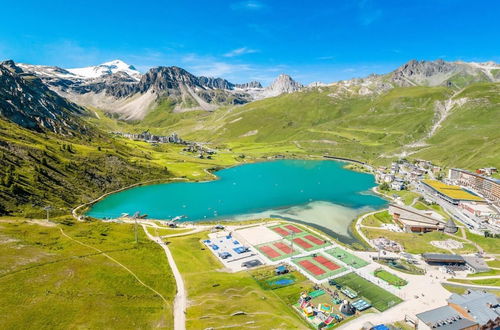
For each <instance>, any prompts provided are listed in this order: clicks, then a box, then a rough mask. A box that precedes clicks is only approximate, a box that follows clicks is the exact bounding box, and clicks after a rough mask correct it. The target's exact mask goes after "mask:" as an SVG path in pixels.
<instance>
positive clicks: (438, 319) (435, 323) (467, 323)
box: [416, 306, 477, 330]
mask: <svg viewBox="0 0 500 330" xmlns="http://www.w3.org/2000/svg"><path fill="white" fill-rule="evenodd" d="M416 316H417V317H418V318H419V319H420V320H421V321H422V322H424V323H425V324H426V325H427V326H429V327H430V328H434V327H435V328H437V329H442V330H456V329H465V328H468V327H471V326H473V325H475V324H477V323H476V322H474V321H471V320H469V319H466V318H464V317H463V316H462V315H460V313H459V312H457V311H456V310H454V309H453V308H451V307H450V306H443V307H438V308H436V309H431V310H430V311H427V312H423V313H420V314H417V315H416Z"/></svg>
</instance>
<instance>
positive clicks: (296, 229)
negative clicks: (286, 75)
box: [285, 225, 302, 233]
mask: <svg viewBox="0 0 500 330" xmlns="http://www.w3.org/2000/svg"><path fill="white" fill-rule="evenodd" d="M285 227H286V228H287V229H288V230H291V231H293V232H294V233H301V232H302V230H300V229H299V228H297V227H295V226H294V225H286V226H285Z"/></svg>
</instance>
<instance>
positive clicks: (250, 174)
mask: <svg viewBox="0 0 500 330" xmlns="http://www.w3.org/2000/svg"><path fill="white" fill-rule="evenodd" d="M344 165H345V163H342V162H336V161H330V160H320V161H314V160H277V161H270V162H261V163H252V164H245V165H239V166H235V167H231V168H228V169H224V170H220V171H217V172H216V173H215V174H216V175H217V177H218V178H219V179H218V180H214V181H208V182H178V183H165V184H156V185H148V186H141V187H136V188H132V189H129V190H125V191H122V192H119V193H116V194H112V195H110V196H108V197H106V198H105V199H103V200H102V201H100V202H98V203H97V204H95V205H94V206H93V207H92V208H91V209H90V210H89V212H88V213H87V215H89V216H92V217H96V218H101V219H104V218H116V217H119V216H120V215H121V214H122V213H129V214H134V213H135V212H140V213H141V214H147V215H148V218H153V219H172V218H174V217H176V216H181V215H182V216H186V217H185V218H184V219H183V220H182V221H202V220H214V219H228V218H229V219H250V218H255V217H261V216H277V217H282V218H287V219H290V220H294V221H297V222H306V223H309V224H311V225H315V226H316V227H318V228H320V229H328V231H333V232H334V233H336V234H337V235H340V236H344V238H349V237H350V236H351V235H350V234H349V232H348V229H347V227H348V226H349V223H350V222H351V221H352V220H353V219H354V218H355V217H356V216H357V215H358V214H359V213H362V212H366V211H369V210H373V209H379V208H381V207H383V206H384V205H385V204H386V203H387V202H386V201H385V200H384V199H381V198H380V197H378V196H376V195H374V194H373V193H372V192H371V188H372V187H374V186H375V181H374V177H373V176H372V175H370V174H365V173H358V172H354V171H350V170H346V169H344V168H343V166H344Z"/></svg>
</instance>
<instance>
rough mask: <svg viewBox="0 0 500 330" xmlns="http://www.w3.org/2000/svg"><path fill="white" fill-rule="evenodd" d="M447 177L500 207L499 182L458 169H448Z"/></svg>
mask: <svg viewBox="0 0 500 330" xmlns="http://www.w3.org/2000/svg"><path fill="white" fill-rule="evenodd" d="M448 177H449V179H450V180H451V181H452V182H453V183H455V184H459V185H461V186H464V187H469V188H471V189H473V190H475V191H477V192H478V193H480V194H481V195H483V196H484V197H485V198H487V199H489V200H491V201H492V202H493V203H494V204H496V205H500V180H497V179H493V178H490V177H486V176H483V175H481V174H477V173H472V172H469V171H465V170H462V169H459V168H452V169H450V171H449V173H448Z"/></svg>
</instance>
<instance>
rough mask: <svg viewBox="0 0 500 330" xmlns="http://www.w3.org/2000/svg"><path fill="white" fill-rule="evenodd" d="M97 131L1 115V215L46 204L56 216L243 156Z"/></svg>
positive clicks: (37, 210) (28, 213)
mask: <svg viewBox="0 0 500 330" xmlns="http://www.w3.org/2000/svg"><path fill="white" fill-rule="evenodd" d="M92 132H93V133H92V134H91V135H86V136H83V135H78V136H72V137H66V136H62V135H56V134H52V133H37V132H33V131H30V130H27V129H24V128H22V127H20V126H18V125H16V124H13V123H10V122H7V121H3V120H0V201H1V202H0V215H1V214H8V213H11V214H17V215H22V216H25V217H35V216H36V217H40V216H43V215H44V214H45V211H44V210H43V207H45V206H51V207H52V209H53V210H52V211H51V213H52V214H53V215H58V214H69V213H70V209H72V208H74V207H75V206H77V205H79V204H81V203H84V202H89V201H91V200H94V199H95V198H97V197H99V196H101V195H102V194H104V193H106V192H110V191H113V190H116V189H120V188H123V187H126V186H128V185H131V184H137V183H140V182H146V181H151V180H160V181H168V180H170V179H171V178H173V177H176V178H186V179H191V180H203V179H207V178H210V177H211V175H210V174H209V173H207V172H206V169H210V168H214V167H218V166H228V165H232V164H235V163H237V162H238V161H239V160H240V159H239V158H238V157H236V156H234V155H233V154H231V153H226V154H223V153H221V154H218V155H215V156H214V157H213V159H210V160H209V159H198V158H197V157H196V156H197V155H196V154H191V153H186V152H183V151H182V146H180V145H171V144H161V145H156V146H155V145H150V144H148V143H145V142H137V141H131V140H128V139H124V138H117V137H113V136H110V135H109V134H107V133H103V132H102V131H100V130H98V129H94V130H92Z"/></svg>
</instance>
